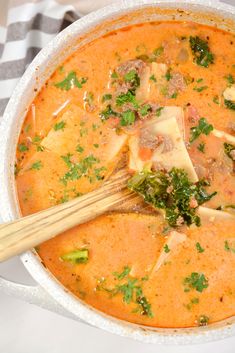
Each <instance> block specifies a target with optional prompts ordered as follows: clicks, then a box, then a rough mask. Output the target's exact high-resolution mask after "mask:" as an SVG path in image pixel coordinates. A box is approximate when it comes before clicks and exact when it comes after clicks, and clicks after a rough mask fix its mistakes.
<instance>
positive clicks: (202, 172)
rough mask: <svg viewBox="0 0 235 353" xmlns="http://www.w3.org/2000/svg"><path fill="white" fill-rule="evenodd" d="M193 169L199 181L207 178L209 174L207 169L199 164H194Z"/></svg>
mask: <svg viewBox="0 0 235 353" xmlns="http://www.w3.org/2000/svg"><path fill="white" fill-rule="evenodd" d="M194 169H195V172H196V174H197V176H198V178H199V179H203V178H206V179H207V178H208V175H209V172H208V170H207V168H205V167H203V166H202V165H200V164H196V165H195V166H194Z"/></svg>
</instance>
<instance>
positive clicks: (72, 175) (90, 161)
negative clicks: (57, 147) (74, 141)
mask: <svg viewBox="0 0 235 353" xmlns="http://www.w3.org/2000/svg"><path fill="white" fill-rule="evenodd" d="M71 157H72V155H71V154H70V153H68V154H67V155H65V156H61V158H62V159H63V161H64V162H65V163H66V165H67V166H68V168H69V171H68V172H66V173H65V175H64V176H63V177H62V178H61V181H62V182H63V184H64V185H67V182H68V181H69V180H71V181H74V180H78V179H80V178H81V177H83V176H84V177H89V173H90V172H91V171H92V168H93V166H94V165H95V164H96V163H99V162H100V160H99V159H98V158H96V157H94V156H93V154H91V155H89V156H87V157H85V158H83V159H81V160H80V162H78V163H73V162H72V161H71ZM89 180H90V181H91V179H89Z"/></svg>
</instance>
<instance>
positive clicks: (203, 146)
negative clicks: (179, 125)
mask: <svg viewBox="0 0 235 353" xmlns="http://www.w3.org/2000/svg"><path fill="white" fill-rule="evenodd" d="M205 146H206V144H205V142H202V143H199V145H198V146H197V149H198V151H200V152H202V153H205Z"/></svg>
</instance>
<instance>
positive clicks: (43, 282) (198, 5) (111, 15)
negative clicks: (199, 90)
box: [0, 0, 235, 344]
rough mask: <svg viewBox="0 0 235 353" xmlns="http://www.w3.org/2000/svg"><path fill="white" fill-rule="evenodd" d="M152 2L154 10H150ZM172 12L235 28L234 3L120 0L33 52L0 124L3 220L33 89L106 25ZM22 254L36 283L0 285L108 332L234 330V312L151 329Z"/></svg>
mask: <svg viewBox="0 0 235 353" xmlns="http://www.w3.org/2000/svg"><path fill="white" fill-rule="evenodd" d="M151 8H155V10H156V11H153V12H152V13H149V11H150V9H151ZM164 8H168V9H171V13H169V12H168V13H167V12H165V13H162V12H161V11H160V12H159V10H158V9H164ZM137 9H141V11H137V12H135V15H134V16H132V15H130V13H131V12H132V11H133V10H137ZM144 9H145V10H144ZM177 9H181V10H183V12H182V11H177ZM150 12H151V11H150ZM127 13H129V15H128V18H126V19H125V18H124V19H123V17H122V18H119V17H120V16H123V14H127ZM208 13H209V15H208ZM118 18H119V19H118ZM172 18H175V19H176V20H177V19H179V20H191V21H196V22H199V23H204V24H210V25H215V24H216V25H218V27H220V28H225V29H231V30H232V31H233V32H235V8H234V7H232V6H229V5H225V4H222V3H220V2H219V1H217V0H211V1H210V0H208V1H204V0H191V1H190V0H181V1H177V2H175V1H174V0H155V1H154V0H152V1H151V0H142V1H141V0H137V1H136V0H123V1H119V2H118V3H116V4H113V5H111V6H108V7H106V8H104V9H101V10H99V11H97V12H93V13H91V14H89V15H88V16H86V17H83V18H82V19H80V20H78V21H77V22H75V23H74V24H72V25H71V26H69V27H68V28H67V29H65V30H64V31H63V32H61V33H60V34H59V35H57V36H56V38H55V39H54V40H53V41H52V42H50V43H49V44H48V45H47V46H46V47H45V48H44V49H43V50H42V51H41V52H40V53H39V54H38V55H37V57H36V58H35V59H34V61H33V62H32V64H31V65H30V66H29V67H28V69H27V71H26V72H25V74H24V75H23V77H22V79H21V80H20V82H19V84H18V85H17V87H16V89H15V91H14V93H13V95H12V97H11V99H10V101H9V104H8V106H7V109H6V111H5V114H4V117H3V120H2V122H1V126H0V147H1V148H0V185H1V193H0V205H1V208H0V216H1V217H2V219H3V221H4V222H7V221H11V220H13V219H15V218H17V217H19V216H20V210H19V206H18V201H17V196H16V189H15V183H14V160H15V150H16V144H17V140H18V136H19V133H20V130H21V126H22V123H23V120H24V117H25V114H26V111H27V107H29V105H30V103H31V102H32V100H33V99H34V97H35V95H36V92H35V90H34V89H35V88H37V89H40V87H41V86H42V85H43V84H44V82H45V81H46V80H47V79H48V77H49V76H50V75H51V73H52V72H53V71H54V70H55V68H56V67H57V66H58V65H59V63H60V62H61V61H63V60H64V59H65V58H66V57H67V56H68V55H69V54H71V53H72V52H73V51H74V50H76V49H77V48H78V47H80V46H82V45H83V44H85V43H87V42H89V41H91V40H93V39H94V38H96V37H99V36H100V35H102V34H104V33H105V32H107V31H109V30H110V29H114V28H120V27H123V26H125V25H127V24H128V23H138V22H143V21H148V20H151V21H154V20H159V19H160V20H161V19H162V20H169V19H172ZM106 20H108V21H106ZM97 26H98V27H97ZM94 29H96V30H95V31H94ZM21 260H22V262H23V264H24V265H25V267H26V268H27V270H28V271H29V272H30V274H31V275H32V277H33V278H34V279H35V280H36V282H37V283H38V286H37V287H27V286H23V285H20V284H16V283H12V282H9V281H7V280H4V279H3V278H1V279H0V287H1V288H2V289H3V290H5V291H6V292H7V293H13V294H15V295H17V296H18V297H19V296H21V297H24V299H25V300H27V301H29V302H31V303H36V304H38V305H40V306H42V307H46V308H49V309H51V310H55V311H56V312H58V313H61V314H63V315H66V316H70V317H72V318H74V319H76V320H79V321H81V320H82V321H84V322H86V323H89V324H90V325H93V326H96V327H100V328H102V329H104V330H107V331H109V332H112V333H116V334H118V335H122V336H126V337H131V338H134V339H137V340H140V341H142V342H150V343H160V344H193V343H202V342H207V341H213V340H218V339H222V338H225V337H228V336H232V335H234V334H235V318H230V319H226V320H223V321H221V322H219V323H217V324H211V325H209V326H206V327H196V328H189V329H161V328H156V329H154V328H148V327H143V326H141V325H136V324H131V323H127V322H124V321H121V320H118V319H115V318H112V317H110V316H108V315H105V314H103V313H101V312H99V311H98V310H96V309H94V308H92V307H90V306H88V305H87V304H85V303H84V302H82V301H81V300H79V299H78V298H76V297H75V296H74V295H73V294H71V293H70V292H68V290H67V289H65V288H64V287H63V286H62V285H61V284H60V283H59V282H58V281H57V280H56V279H55V278H54V277H53V276H52V275H51V274H50V273H49V272H48V271H47V269H46V268H45V267H44V266H43V265H42V263H41V261H40V259H39V257H38V256H37V255H36V254H35V253H34V252H31V251H28V252H27V253H24V254H23V255H21Z"/></svg>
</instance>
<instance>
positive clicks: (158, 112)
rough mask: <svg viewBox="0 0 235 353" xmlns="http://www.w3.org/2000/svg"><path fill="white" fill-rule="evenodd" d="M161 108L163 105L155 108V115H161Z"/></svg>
mask: <svg viewBox="0 0 235 353" xmlns="http://www.w3.org/2000/svg"><path fill="white" fill-rule="evenodd" d="M162 109H164V107H159V108H157V110H156V116H161V114H162Z"/></svg>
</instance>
